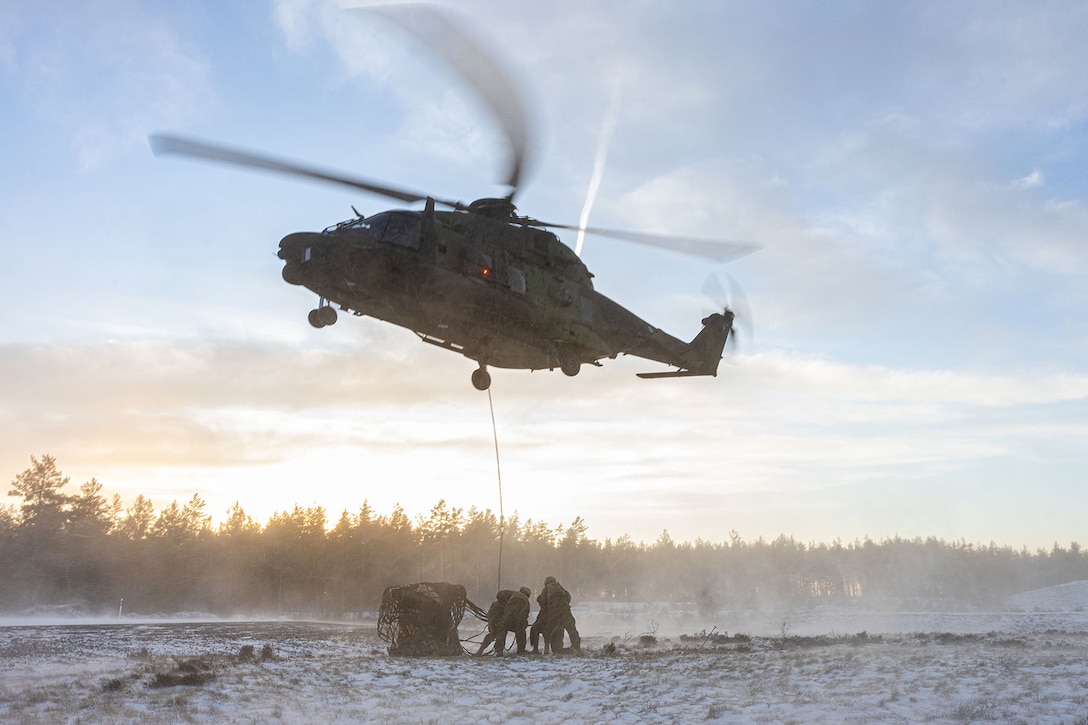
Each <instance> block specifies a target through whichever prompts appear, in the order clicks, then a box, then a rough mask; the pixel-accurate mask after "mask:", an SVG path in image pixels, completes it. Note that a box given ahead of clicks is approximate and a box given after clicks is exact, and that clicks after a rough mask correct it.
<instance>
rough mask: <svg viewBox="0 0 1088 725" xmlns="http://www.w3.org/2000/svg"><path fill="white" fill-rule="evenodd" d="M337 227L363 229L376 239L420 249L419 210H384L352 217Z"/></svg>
mask: <svg viewBox="0 0 1088 725" xmlns="http://www.w3.org/2000/svg"><path fill="white" fill-rule="evenodd" d="M336 228H337V229H362V230H364V231H366V232H367V233H369V234H370V235H371V236H373V237H375V238H376V239H380V240H381V241H383V242H387V243H389V244H395V245H397V246H398V247H407V248H409V249H419V236H420V216H419V212H411V211H383V212H379V213H378V214H375V215H373V216H369V217H366V218H357V219H350V220H348V221H346V222H341V223H340V224H337V225H336Z"/></svg>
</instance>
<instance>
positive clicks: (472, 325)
mask: <svg viewBox="0 0 1088 725" xmlns="http://www.w3.org/2000/svg"><path fill="white" fill-rule="evenodd" d="M356 12H358V11H356ZM365 12H366V13H367V14H368V15H380V16H383V17H384V18H386V19H387V20H389V21H391V22H393V23H394V24H395V25H397V26H398V27H400V28H401V29H403V30H404V31H406V32H408V34H409V35H412V36H414V37H415V38H417V39H419V40H421V41H423V42H424V43H425V44H426V45H427V46H428V47H430V48H431V49H432V50H433V51H435V52H436V53H437V54H438V55H439V56H440V57H442V58H443V60H445V61H446V62H447V63H448V64H449V65H450V66H451V67H452V68H453V69H454V70H455V71H456V72H457V73H458V74H460V76H461V77H462V78H464V79H465V81H467V83H468V85H469V87H470V88H472V89H474V90H475V91H476V92H477V93H478V94H479V95H480V97H481V98H482V99H483V101H484V102H485V104H486V105H487V106H488V107H489V108H490V110H491V111H492V112H493V113H494V114H495V116H496V117H497V118H498V119H499V121H500V124H501V126H502V129H503V131H504V133H505V135H506V139H507V142H508V143H509V146H510V155H511V171H510V176H509V180H508V181H507V185H508V186H509V187H511V191H510V193H509V194H508V195H507V196H505V197H495V198H482V199H477V200H475V201H473V202H471V203H469V204H464V203H462V202H460V201H454V200H446V199H440V198H436V197H434V196H431V195H428V194H422V193H417V192H414V191H408V190H404V189H399V188H396V187H393V186H390V185H388V184H384V183H379V182H374V181H370V180H367V179H362V178H357V177H352V176H349V175H346V174H342V173H337V172H333V171H327V170H324V169H320V168H317V167H314V166H310V165H307V164H302V163H298V162H294V161H286V160H281V159H276V158H273V157H270V156H266V155H263V154H256V153H252V152H248V151H242V150H239V149H234V148H229V147H226V146H222V145H219V144H213V143H208V142H204V141H199V140H195V139H189V138H184V137H180V136H177V135H172V134H156V135H152V136H149V142H150V145H151V149H152V152H153V153H154V154H155V155H162V154H175V155H181V156H187V157H191V158H198V159H204V160H209V161H214V162H217V163H225V164H233V165H236V166H243V167H248V168H255V169H263V170H266V171H272V172H275V173H281V174H288V175H293V176H301V177H305V178H309V179H313V180H317V181H322V182H328V183H334V184H341V185H346V186H349V187H351V188H354V189H358V190H362V191H366V192H369V193H371V194H376V195H378V196H382V197H385V198H388V199H393V200H396V201H401V202H405V203H407V204H418V203H422V204H423V209H421V210H420V209H392V210H386V211H381V212H378V213H375V214H372V215H370V216H364V215H362V214H360V213H359V212H358V211H356V210H355V208H354V207H352V210H353V211H354V212H355V216H354V217H353V218H351V219H348V220H345V221H342V222H339V223H337V224H334V225H332V226H329V227H328V228H326V229H324V230H322V231H320V232H294V233H291V234H288V235H287V236H285V237H283V239H282V240H281V241H280V244H279V252H278V256H279V258H280V259H282V260H283V262H284V266H283V271H282V276H283V279H284V280H285V281H286V282H288V283H290V284H292V285H299V286H302V287H305V288H307V289H308V290H310V291H312V292H314V293H316V294H317V295H318V304H317V306H316V307H315V308H314V309H312V310H311V311H310V312H309V316H308V319H309V322H310V324H311V325H313V326H314V327H316V328H322V327H326V326H328V325H332V324H334V323H335V322H336V321H337V319H338V312H337V309H339V310H340V311H341V312H348V313H351V314H353V315H356V316H369V317H374V318H376V319H379V320H384V321H386V322H389V323H392V324H394V325H398V326H400V327H404V328H407V329H409V330H411V331H412V332H414V333H415V334H416V335H417V336H418V337H419V338H420V339H421V340H422V341H423V342H427V343H430V344H432V345H436V346H438V347H440V348H443V349H446V350H450V351H454V352H458V353H461V354H462V355H464V356H465V357H467V358H469V359H471V360H474V361H475V362H476V363H477V364H478V368H477V369H476V370H474V371H473V373H472V378H471V379H472V384H473V386H474V387H475V388H476V389H478V390H487V389H488V388H489V387H490V385H491V375H490V373H489V372H488V367H489V366H490V367H496V368H510V369H525V370H543V369H547V370H554V369H555V368H556V367H558V368H559V369H560V370H562V372H563V373H565V374H566V375H569V376H574V375H577V374H578V372H579V370H580V369H581V367H582V365H585V364H594V365H600V361H601V360H603V359H606V358H611V359H615V358H616V357H617V356H618V355H621V354H622V355H634V356H637V357H641V358H646V359H649V360H654V361H657V362H661V363H664V364H665V365H668V366H672V367H674V368H676V369H675V370H668V371H660V372H647V373H638V374H637V375H638V376H639V377H643V378H666V377H687V376H702V375H710V376H716V375H717V370H718V364H719V362H720V361H721V359H722V351H723V349H724V347H725V345H726V343H727V341H728V340H729V339H730V338H731V337H732V336H733V334H734V321H735V319H736V312H735V311H734V310H732V309H730V307H729V306H725V307H724V308H723V309H722V310H721V311H720V312H714V313H712V314H710V315H708V316H706V317H705V318H703V320H702V328H701V330H700V331H699V332H698V334H696V335H695V337H694V338H693V339H692V340H690V341H687V342H685V341H684V340H681V339H679V338H677V337H674V336H672V335H670V334H668V333H666V332H664V331H663V330H661V329H659V328H657V327H654V326H653V325H651V324H649V323H648V322H646V321H644V320H642V319H641V318H639V317H638V316H637V315H635V314H634V313H633V312H631V311H630V310H628V309H626V308H625V307H623V306H622V305H620V304H619V303H617V302H615V301H613V300H611V299H609V298H608V297H606V296H605V295H603V294H601V293H599V292H597V291H596V290H594V288H593V275H592V274H591V273H590V271H589V270H588V269H587V268H586V265H585V264H584V263H583V262H582V260H581V259H579V257H578V256H577V255H576V254H575V253H574V251H573V250H571V248H570V247H568V246H567V245H565V244H564V243H563V242H561V241H560V239H559V238H558V237H557V236H556V234H555V233H554V232H552V231H550V230H551V229H563V230H574V231H582V232H585V233H588V234H595V235H598V236H605V237H612V238H617V239H623V240H627V241H631V242H635V243H638V244H645V245H650V246H657V247H665V248H668V249H672V250H676V251H681V252H686V253H689V254H695V255H699V256H704V257H707V258H711V259H716V260H718V261H729V260H731V259H735V258H737V257H740V256H743V255H744V254H747V253H749V252H752V251H754V250H755V249H757V247H756V246H754V245H751V244H746V243H738V242H714V241H708V240H700V239H683V238H677V237H662V236H658V235H652V234H642V233H635V232H623V231H616V230H609V229H599V228H592V227H579V226H575V225H569V224H555V223H548V222H543V221H539V220H536V219H532V218H530V217H527V216H520V215H518V213H517V209H516V207H515V206H514V203H513V200H514V197H515V195H516V193H517V190H518V186H519V183H520V180H521V176H522V174H523V171H524V168H525V165H526V157H527V147H528V143H527V136H528V133H527V130H526V129H527V124H526V122H525V114H524V111H523V109H522V104H521V102H520V100H519V96H518V94H517V93H516V91H515V89H514V87H513V84H512V83H510V81H509V80H508V79H507V78H506V76H505V75H504V74H503V73H502V72H501V70H500V68H499V65H498V64H497V63H495V62H494V61H493V60H492V59H491V58H490V57H489V56H488V55H487V54H486V53H484V52H483V51H482V50H481V49H480V47H479V45H478V44H476V43H475V42H474V41H473V40H472V39H471V38H470V37H469V35H468V34H467V33H465V32H464V31H463V30H462V29H461V28H460V27H459V26H458V25H457V24H456V23H454V21H453V20H452V19H451V18H450V17H449V16H448V15H446V14H445V13H442V12H440V11H439V10H437V9H436V8H434V7H431V6H418V5H415V6H395V7H393V6H390V7H382V8H368V9H366V10H365ZM440 208H441V209H440Z"/></svg>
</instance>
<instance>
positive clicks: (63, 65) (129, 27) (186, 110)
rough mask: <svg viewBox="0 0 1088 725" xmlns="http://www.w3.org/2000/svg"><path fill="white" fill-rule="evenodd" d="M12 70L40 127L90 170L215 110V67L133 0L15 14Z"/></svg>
mask: <svg viewBox="0 0 1088 725" xmlns="http://www.w3.org/2000/svg"><path fill="white" fill-rule="evenodd" d="M11 13H12V14H11V15H10V16H9V21H8V23H7V35H8V40H7V42H6V43H5V47H6V51H5V53H4V55H5V56H6V57H7V61H6V65H7V66H8V68H9V71H10V72H12V73H14V75H15V76H16V77H17V78H18V79H19V88H18V93H19V95H20V96H21V97H22V99H23V100H24V101H25V103H26V104H27V106H28V107H29V108H31V109H33V112H34V114H35V115H36V116H38V117H39V118H40V119H42V120H43V121H45V122H46V123H48V124H50V125H55V126H57V127H59V128H62V129H63V130H64V131H65V133H67V134H68V136H69V139H70V143H71V146H72V150H73V152H74V153H75V154H76V156H77V158H78V159H79V161H80V164H81V165H82V166H83V167H84V168H91V167H95V166H98V165H99V164H102V163H104V162H105V161H106V160H107V159H109V158H111V157H113V156H115V155H117V154H118V153H121V152H122V151H123V150H124V149H128V148H132V147H133V146H137V145H138V146H140V147H141V148H143V139H144V137H145V136H146V134H147V133H148V131H149V130H151V129H153V128H156V127H159V126H163V125H166V124H179V123H184V122H185V121H186V120H187V119H192V118H196V117H199V115H200V114H201V113H203V112H205V110H206V109H207V108H208V107H209V106H210V105H211V104H212V102H213V99H214V93H213V92H212V89H211V86H210V83H209V64H208V62H207V60H206V59H205V58H204V57H203V56H202V55H201V53H200V52H199V51H198V50H197V49H196V48H195V47H194V46H193V45H192V44H190V43H189V42H188V41H186V40H185V39H184V38H183V37H182V36H181V35H180V34H179V32H178V30H177V29H176V27H175V26H174V25H173V24H172V20H174V18H170V17H168V16H163V15H162V14H158V13H149V12H148V9H147V8H146V6H145V5H143V4H141V3H138V2H133V1H132V0H108V1H107V2H103V3H97V4H96V5H95V6H94V7H93V8H91V7H89V6H88V7H83V6H80V5H72V4H70V3H56V2H44V3H34V4H28V5H16V7H14V8H13V9H12V11H11Z"/></svg>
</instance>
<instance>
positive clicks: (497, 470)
mask: <svg viewBox="0 0 1088 725" xmlns="http://www.w3.org/2000/svg"><path fill="white" fill-rule="evenodd" d="M487 406H488V408H490V409H491V434H492V436H493V437H494V439H495V473H496V475H497V476H498V479H499V570H498V574H497V578H498V584H497V589H496V591H502V540H503V537H504V535H505V534H506V519H505V517H504V516H503V512H502V467H501V466H500V465H499V429H498V427H497V426H496V425H495V403H494V402H492V400H491V388H490V386H489V387H488V388H487Z"/></svg>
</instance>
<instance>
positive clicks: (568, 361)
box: [559, 352, 582, 378]
mask: <svg viewBox="0 0 1088 725" xmlns="http://www.w3.org/2000/svg"><path fill="white" fill-rule="evenodd" d="M559 369H560V370H562V371H563V374H564V375H569V376H570V377H572V378H573V377H574V376H575V375H577V374H578V371H579V370H581V369H582V361H581V360H579V359H578V356H577V355H575V354H574V353H573V352H564V353H562V354H560V356H559Z"/></svg>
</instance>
